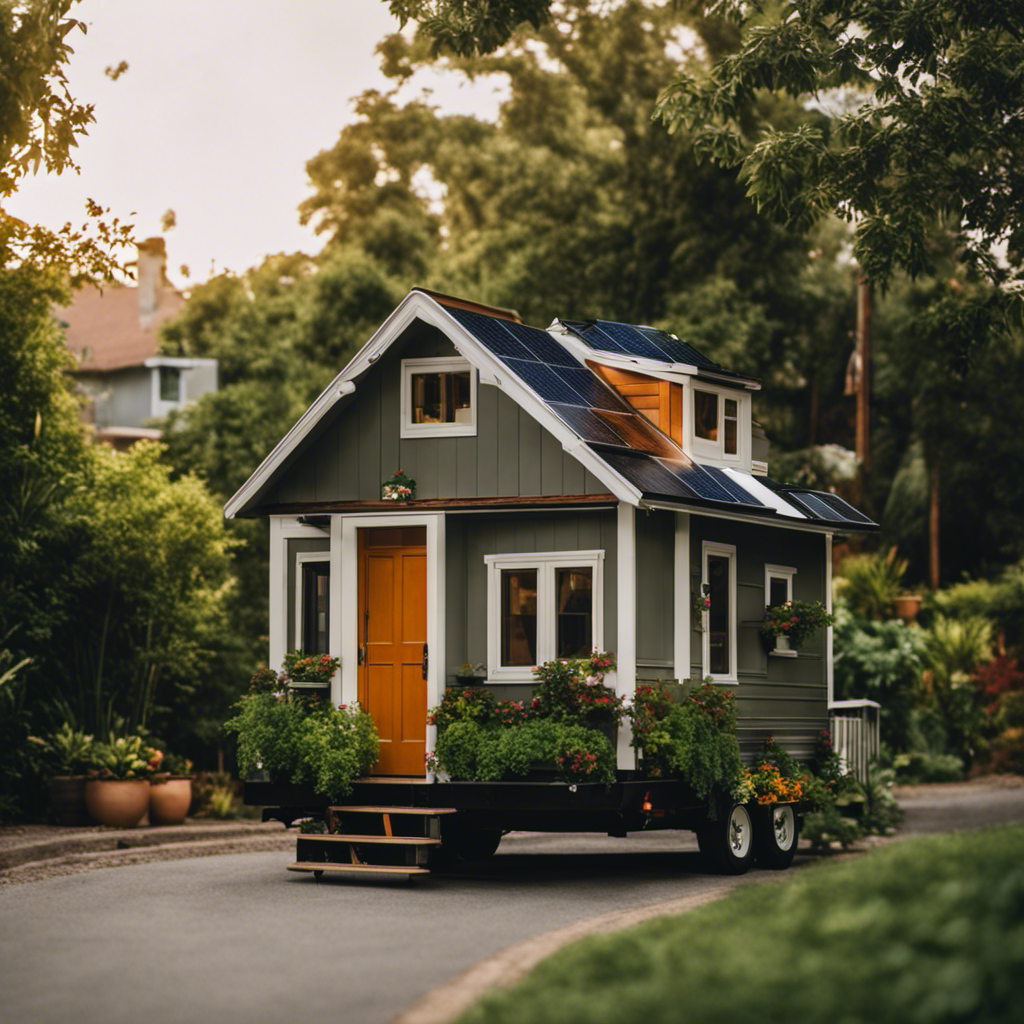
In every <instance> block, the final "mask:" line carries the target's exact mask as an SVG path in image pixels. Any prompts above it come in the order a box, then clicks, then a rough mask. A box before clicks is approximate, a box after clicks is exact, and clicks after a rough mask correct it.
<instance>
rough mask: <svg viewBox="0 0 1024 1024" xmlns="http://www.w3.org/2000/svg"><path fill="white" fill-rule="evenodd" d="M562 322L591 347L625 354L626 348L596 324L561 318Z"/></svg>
mask: <svg viewBox="0 0 1024 1024" xmlns="http://www.w3.org/2000/svg"><path fill="white" fill-rule="evenodd" d="M561 323H562V324H564V325H565V326H566V327H568V328H569V330H570V331H572V333H573V334H575V335H576V337H577V338H579V339H580V341H583V342H585V343H586V344H587V345H589V346H590V347H591V348H592V349H597V350H599V351H602V352H620V353H622V354H626V350H625V349H624V348H623V347H622V346H621V345H620V344H619V343H618V342H617V341H614V340H612V339H611V338H609V337H608V335H607V334H605V333H604V332H603V331H602V330H601V328H600V327H598V326H597V324H594V323H584V322H582V321H579V320H562V321H561Z"/></svg>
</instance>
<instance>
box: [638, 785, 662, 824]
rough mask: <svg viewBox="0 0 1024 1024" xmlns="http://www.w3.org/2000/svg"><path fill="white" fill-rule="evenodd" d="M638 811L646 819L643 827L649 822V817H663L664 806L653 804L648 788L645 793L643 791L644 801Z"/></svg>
mask: <svg viewBox="0 0 1024 1024" xmlns="http://www.w3.org/2000/svg"><path fill="white" fill-rule="evenodd" d="M640 813H641V814H643V816H644V817H645V818H646V819H647V821H645V822H644V827H645V828H646V826H647V825H648V824H649V823H650V820H651V818H664V817H665V808H664V807H655V806H654V804H653V803H652V802H651V793H650V790H648V791H647V792H646V793H644V802H643V803H642V804H641V805H640Z"/></svg>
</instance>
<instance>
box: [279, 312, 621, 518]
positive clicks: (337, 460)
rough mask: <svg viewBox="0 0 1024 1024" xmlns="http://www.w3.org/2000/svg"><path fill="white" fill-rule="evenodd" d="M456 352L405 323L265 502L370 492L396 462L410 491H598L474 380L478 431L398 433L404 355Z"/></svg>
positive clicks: (528, 420) (531, 424)
mask: <svg viewBox="0 0 1024 1024" xmlns="http://www.w3.org/2000/svg"><path fill="white" fill-rule="evenodd" d="M454 355H458V353H457V351H456V350H455V346H454V345H453V344H452V343H451V342H450V341H449V340H448V338H447V337H445V336H444V335H443V334H441V333H440V332H439V331H437V330H435V329H434V328H432V327H429V326H427V325H425V324H423V323H421V322H419V321H417V322H416V323H414V324H413V325H411V326H410V327H409V329H408V330H407V331H406V332H405V334H404V335H403V336H402V337H401V338H400V339H398V341H396V342H395V343H394V344H393V345H392V346H391V348H390V349H388V351H387V352H386V353H385V354H384V355H383V356H382V357H381V359H380V361H379V362H378V364H377V365H376V366H374V367H373V368H372V369H371V370H370V371H369V372H368V373H367V374H366V375H365V376H364V377H363V379H362V380H361V381H360V382H359V383H358V384H357V386H356V393H355V394H354V395H353V396H351V397H350V398H348V399H342V400H341V402H339V408H338V410H337V411H336V412H335V413H334V415H333V416H332V417H330V418H329V422H326V423H323V424H322V425H321V426H320V428H319V429H318V431H317V432H316V434H315V436H312V437H310V438H309V439H308V440H307V441H306V443H305V444H304V445H303V448H302V450H301V451H300V452H299V453H298V454H297V455H296V456H295V457H294V459H293V461H292V463H291V465H290V466H289V467H288V468H287V469H286V470H285V472H284V473H283V474H282V475H281V477H280V480H279V482H278V484H277V486H276V487H275V488H274V489H273V490H272V491H270V492H269V493H268V494H267V495H266V496H265V497H264V499H263V503H264V504H269V505H274V504H278V503H286V502H310V501H373V500H376V499H379V498H380V496H381V484H382V482H383V481H384V480H386V479H387V478H388V477H390V476H391V475H392V474H393V473H394V472H395V470H396V469H401V470H403V471H404V472H405V473H406V474H408V475H409V476H410V477H412V478H413V479H414V480H415V481H416V496H417V497H418V498H476V497H481V498H492V497H516V496H519V495H524V496H525V495H541V494H547V495H557V494H603V493H605V492H607V490H608V488H607V487H605V486H604V484H602V483H601V482H600V481H599V480H598V479H597V478H596V477H594V476H593V475H592V474H591V473H589V472H588V471H587V470H585V469H584V468H583V466H581V465H580V463H578V462H577V461H576V460H575V459H574V458H573V457H572V456H571V455H569V454H568V453H566V452H565V451H563V449H562V446H561V443H560V442H559V441H557V440H556V439H555V438H554V437H553V436H552V435H551V434H549V433H548V432H547V431H546V430H544V429H543V427H541V425H540V424H539V423H538V422H537V421H536V420H534V419H533V417H531V416H530V415H528V414H527V413H526V412H524V411H523V410H522V409H520V407H519V406H518V405H517V404H516V403H515V402H514V401H513V400H512V399H511V398H509V397H508V396H507V395H506V394H505V393H504V392H502V391H499V390H498V388H496V387H494V386H493V385H490V384H480V385H479V386H478V388H477V434H476V437H451V438H447V437H439V438H424V437H418V438H402V437H400V436H399V435H400V433H401V363H402V360H403V359H414V358H426V357H432V356H454Z"/></svg>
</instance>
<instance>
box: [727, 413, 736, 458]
mask: <svg viewBox="0 0 1024 1024" xmlns="http://www.w3.org/2000/svg"><path fill="white" fill-rule="evenodd" d="M724 426H725V454H726V455H735V454H736V421H735V420H726V421H725V424H724Z"/></svg>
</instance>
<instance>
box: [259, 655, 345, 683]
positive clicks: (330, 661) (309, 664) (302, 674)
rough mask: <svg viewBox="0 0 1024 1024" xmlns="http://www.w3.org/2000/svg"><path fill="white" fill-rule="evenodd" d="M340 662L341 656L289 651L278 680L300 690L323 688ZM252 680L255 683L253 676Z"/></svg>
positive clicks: (332, 676)
mask: <svg viewBox="0 0 1024 1024" xmlns="http://www.w3.org/2000/svg"><path fill="white" fill-rule="evenodd" d="M340 664H341V658H332V657H331V656H330V655H329V654H303V653H302V651H289V652H288V653H287V654H286V655H285V656H284V671H283V672H282V673H281V676H280V679H279V680H278V682H279V683H284V684H285V685H286V686H290V687H293V688H296V689H300V690H302V689H325V688H326V687H328V686H329V685H330V682H331V680H332V679H333V678H334V673H335V672H337V671H338V666H339V665H340ZM257 674H259V673H257ZM253 680H254V683H255V681H256V677H255V676H254V677H253Z"/></svg>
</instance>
